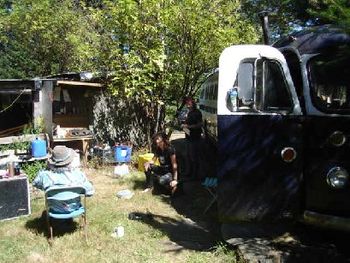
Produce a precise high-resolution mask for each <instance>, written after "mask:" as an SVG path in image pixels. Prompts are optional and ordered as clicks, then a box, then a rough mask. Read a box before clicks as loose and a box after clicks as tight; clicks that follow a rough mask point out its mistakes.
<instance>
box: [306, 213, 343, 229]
mask: <svg viewBox="0 0 350 263" xmlns="http://www.w3.org/2000/svg"><path fill="white" fill-rule="evenodd" d="M302 221H303V223H306V224H309V225H315V226H319V227H322V228H327V229H334V230H341V231H347V232H350V218H346V217H338V216H332V215H326V214H320V213H317V212H313V211H309V210H306V211H305V212H304V214H303V218H302Z"/></svg>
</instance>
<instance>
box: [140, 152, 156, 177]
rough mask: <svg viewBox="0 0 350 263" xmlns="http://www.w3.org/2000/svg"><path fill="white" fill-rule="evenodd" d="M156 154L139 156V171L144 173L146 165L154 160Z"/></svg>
mask: <svg viewBox="0 0 350 263" xmlns="http://www.w3.org/2000/svg"><path fill="white" fill-rule="evenodd" d="M153 156H154V154H153V153H145V154H141V155H139V160H138V163H137V168H138V170H139V171H141V172H144V171H145V166H144V165H145V163H147V162H149V161H150V160H152V158H153Z"/></svg>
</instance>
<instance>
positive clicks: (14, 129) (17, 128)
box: [0, 124, 27, 137]
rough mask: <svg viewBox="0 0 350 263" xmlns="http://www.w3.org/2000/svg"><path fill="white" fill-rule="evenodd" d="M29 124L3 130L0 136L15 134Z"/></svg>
mask: <svg viewBox="0 0 350 263" xmlns="http://www.w3.org/2000/svg"><path fill="white" fill-rule="evenodd" d="M26 125H27V124H22V125H20V126H16V127H12V128H9V129H6V130H3V131H0V137H5V136H10V135H14V134H15V133H17V132H19V131H21V130H23V129H24V127H25V126H26Z"/></svg>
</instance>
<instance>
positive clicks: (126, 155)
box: [114, 145, 132, 163]
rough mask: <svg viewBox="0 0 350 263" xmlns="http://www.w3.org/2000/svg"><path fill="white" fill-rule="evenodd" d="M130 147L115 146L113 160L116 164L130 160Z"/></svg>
mask: <svg viewBox="0 0 350 263" xmlns="http://www.w3.org/2000/svg"><path fill="white" fill-rule="evenodd" d="M131 151H132V149H131V147H129V146H123V145H120V146H115V147H114V159H115V161H116V162H117V163H128V162H130V160H131Z"/></svg>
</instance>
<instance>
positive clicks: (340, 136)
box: [329, 131, 346, 147]
mask: <svg viewBox="0 0 350 263" xmlns="http://www.w3.org/2000/svg"><path fill="white" fill-rule="evenodd" d="M329 142H330V143H331V144H332V145H333V146H335V147H340V146H343V145H344V143H345V142H346V136H345V135H344V133H343V132H341V131H335V132H333V133H332V134H331V135H330V136H329Z"/></svg>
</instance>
